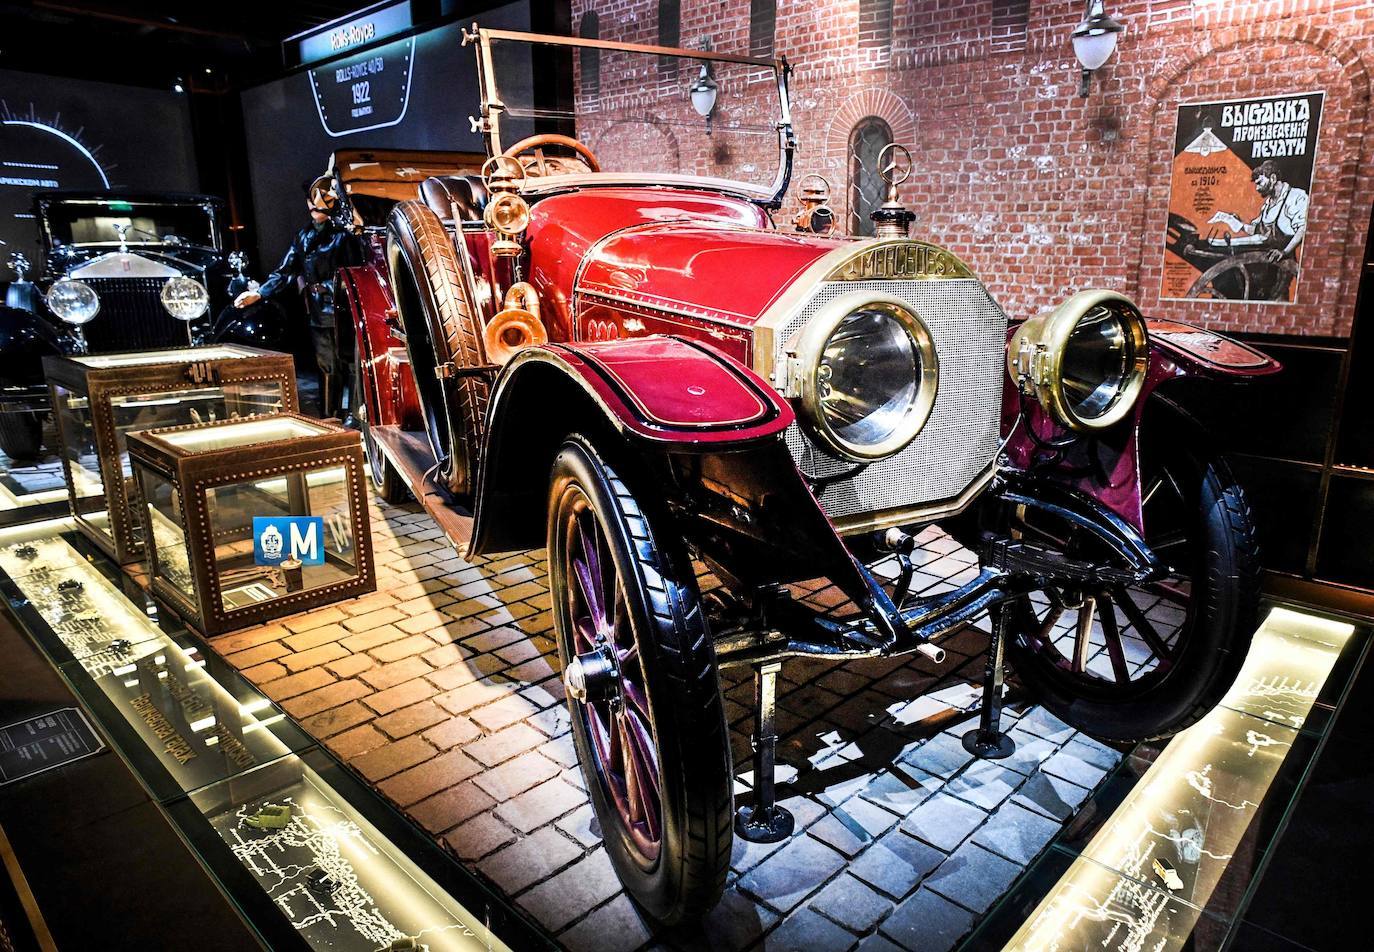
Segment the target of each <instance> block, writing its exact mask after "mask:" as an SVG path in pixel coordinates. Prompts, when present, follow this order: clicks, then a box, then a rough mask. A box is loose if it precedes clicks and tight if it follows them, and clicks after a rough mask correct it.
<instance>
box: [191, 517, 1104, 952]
mask: <svg viewBox="0 0 1374 952" xmlns="http://www.w3.org/2000/svg"><path fill="white" fill-rule="evenodd" d="M372 517H373V538H374V547H375V550H376V560H377V574H378V580H379V586H378V591H377V592H376V593H375V594H372V595H368V596H365V597H363V598H360V599H357V600H355V601H351V602H344V603H341V604H339V605H336V606H331V607H327V608H323V609H318V610H315V611H313V612H309V613H305V614H301V615H297V616H293V617H290V618H286V619H284V620H282V621H280V622H276V623H273V624H270V625H266V626H262V627H259V628H255V629H251V630H246V631H242V632H236V633H234V634H230V635H226V636H222V637H219V638H216V639H214V640H213V642H212V644H213V646H214V647H215V648H216V649H217V650H218V651H219V652H221V653H222V654H224V655H225V656H226V657H228V658H229V660H230V661H232V662H234V663H235V664H236V665H237V666H238V667H239V668H240V669H242V670H243V672H244V674H245V675H246V676H247V677H248V678H249V679H250V680H252V681H253V682H255V683H256V684H257V685H258V686H259V687H260V688H261V689H262V690H263V691H264V692H265V693H266V694H267V695H268V696H269V697H271V698H273V699H274V700H276V701H278V702H280V703H281V704H282V706H283V707H284V708H285V709H286V711H288V712H289V713H290V714H292V715H293V716H294V717H295V718H297V719H298V720H299V721H300V722H301V723H302V725H303V726H304V727H305V729H306V730H307V731H309V732H310V733H311V734H313V735H314V736H315V737H317V738H319V739H321V740H323V741H324V742H325V743H326V744H327V745H328V746H329V747H330V748H331V749H332V750H334V751H335V753H337V754H338V755H339V756H340V757H341V758H343V759H344V760H345V761H347V762H348V763H349V764H350V765H351V766H352V767H353V768H354V769H355V770H357V771H358V772H359V773H360V774H361V775H362V776H363V777H365V778H366V779H367V780H368V781H370V782H371V783H373V784H374V785H375V786H376V787H377V788H378V789H379V790H380V791H381V792H382V793H383V794H384V795H385V796H387V797H388V798H389V799H390V800H392V801H393V802H394V803H395V804H396V805H397V806H399V807H400V808H402V809H403V810H404V811H405V812H406V813H407V814H408V815H409V816H411V817H412V818H413V819H414V820H415V821H416V822H417V823H419V824H420V825H421V826H422V827H423V828H424V829H426V830H428V831H429V832H430V833H431V834H433V835H434V836H435V837H436V838H437V839H438V840H440V841H441V842H442V843H443V844H445V845H446V846H447V847H448V848H449V849H451V850H452V851H453V852H454V853H455V854H456V855H457V856H458V857H459V858H460V859H461V860H462V861H463V862H464V863H466V864H467V865H468V866H469V867H471V868H473V869H475V870H477V871H478V872H479V873H481V874H482V875H484V876H486V877H488V878H489V879H490V880H491V881H492V882H494V883H495V884H496V885H497V886H499V887H500V888H501V889H502V890H503V891H505V892H506V893H507V894H508V895H510V896H512V897H514V899H515V901H516V902H517V903H518V904H519V905H520V906H521V907H523V908H524V909H525V910H526V911H528V912H529V913H530V914H531V915H532V916H533V917H534V918H535V919H537V920H538V921H539V922H541V923H542V924H543V925H544V926H545V927H546V928H547V929H548V930H549V931H550V932H551V933H553V934H554V935H556V936H557V938H558V940H559V941H560V942H561V943H563V944H564V945H566V946H568V947H570V948H572V949H588V950H591V949H595V950H608V952H609V950H620V949H623V950H630V949H635V948H639V947H641V946H667V947H670V948H683V949H698V948H713V949H746V948H767V949H770V950H772V949H807V950H831V949H835V950H842V949H850V948H854V947H859V948H862V949H864V950H875V952H876V950H886V949H894V948H901V949H908V950H944V949H948V948H951V947H952V946H953V945H954V944H955V943H956V942H957V941H958V940H959V938H960V937H961V936H962V935H964V934H965V933H966V932H967V930H968V929H969V928H970V927H971V926H972V924H973V923H974V922H975V920H976V919H977V917H978V916H979V915H980V914H982V913H983V912H985V911H986V910H987V909H988V908H989V907H990V906H991V905H992V903H993V902H994V901H995V900H996V899H997V898H998V897H999V896H1000V895H1001V894H1002V892H1003V890H1004V889H1005V888H1006V886H1007V885H1008V884H1009V883H1010V882H1011V881H1012V880H1013V879H1014V878H1015V877H1016V875H1017V874H1018V873H1019V872H1020V871H1021V870H1022V869H1023V868H1024V866H1025V865H1026V864H1027V863H1028V862H1030V860H1031V859H1033V858H1034V857H1035V856H1036V854H1037V853H1039V851H1040V850H1041V849H1042V848H1043V847H1044V845H1045V844H1046V843H1048V841H1049V840H1050V839H1051V838H1052V837H1053V836H1054V835H1055V833H1056V832H1058V830H1059V829H1060V827H1061V825H1062V823H1063V822H1064V821H1065V820H1066V819H1067V818H1068V817H1069V816H1071V815H1072V813H1073V812H1074V810H1075V809H1076V808H1077V807H1078V806H1079V805H1080V804H1081V803H1082V802H1083V801H1084V799H1085V798H1086V797H1087V796H1088V794H1089V792H1090V789H1091V788H1092V787H1093V786H1094V785H1095V784H1096V783H1097V782H1098V781H1099V780H1100V779H1101V778H1102V776H1103V775H1104V773H1105V772H1106V771H1107V770H1108V769H1109V768H1110V767H1111V766H1112V765H1113V764H1114V763H1115V762H1116V760H1117V759H1118V754H1117V753H1116V752H1115V751H1113V750H1111V749H1108V748H1106V747H1103V746H1101V745H1099V744H1098V743H1096V742H1094V741H1092V740H1090V739H1088V738H1086V737H1084V736H1082V735H1079V734H1077V733H1075V732H1074V731H1073V730H1072V729H1071V728H1069V727H1067V726H1066V725H1064V724H1063V723H1061V722H1059V721H1058V720H1057V719H1055V718H1054V717H1053V716H1051V715H1050V714H1048V713H1047V712H1045V711H1044V710H1041V709H1039V708H1035V707H1024V706H1019V705H1015V704H1013V705H1011V707H1010V709H1009V710H1008V712H1007V716H1008V725H1009V727H1010V733H1011V735H1012V736H1013V737H1014V738H1015V740H1016V742H1017V751H1016V754H1015V755H1014V756H1013V757H1012V758H1011V759H1009V760H1004V761H999V762H980V761H974V760H972V759H971V758H970V757H969V755H968V754H966V753H965V752H964V749H963V747H962V746H961V745H960V742H959V738H960V736H961V734H962V733H963V732H964V731H965V730H967V729H968V728H969V727H970V726H971V725H972V722H973V721H974V720H975V719H976V714H974V713H973V711H974V710H975V708H976V704H977V698H978V687H977V685H978V681H979V679H980V677H981V672H982V666H983V660H982V657H981V656H982V654H983V652H984V651H985V649H986V644H987V635H986V634H985V633H984V632H983V631H981V630H979V629H978V628H976V627H974V628H968V629H966V630H964V631H963V632H961V633H959V634H957V635H955V636H953V637H952V638H950V639H949V640H947V641H945V642H944V646H945V648H946V649H947V650H948V658H947V660H946V661H945V663H943V664H940V665H935V664H933V663H931V662H930V661H928V660H926V659H925V658H923V657H921V656H919V655H913V656H910V657H908V658H901V659H895V660H878V661H861V662H850V663H846V664H830V663H816V662H806V661H798V662H789V663H788V664H787V665H786V666H784V668H783V676H782V678H781V680H780V683H779V701H778V705H779V715H778V716H779V728H780V729H779V734H780V735H781V736H782V738H783V740H782V742H781V747H780V750H779V761H780V767H779V780H780V781H784V783H783V785H782V786H781V788H780V796H781V797H782V798H783V802H784V804H785V805H786V806H787V807H788V808H789V809H791V810H792V812H793V813H794V814H795V816H796V819H797V831H796V833H795V834H794V835H793V836H792V837H791V839H789V840H788V841H786V842H784V843H778V844H773V845H768V846H760V845H753V844H747V843H744V842H741V841H737V842H736V844H735V850H734V855H733V860H732V863H731V871H730V878H729V885H728V888H727V890H726V894H725V897H724V899H723V901H722V902H721V904H720V905H719V906H718V907H717V908H716V910H715V911H714V912H713V913H712V914H711V916H710V917H709V918H708V919H707V920H706V921H705V922H704V923H702V925H701V926H700V928H698V929H692V930H679V931H677V932H674V933H671V934H659V935H655V934H654V933H653V932H652V931H651V928H650V926H649V925H647V924H646V923H644V922H642V921H641V919H640V917H639V916H638V915H637V913H636V911H635V909H634V907H633V906H632V905H631V903H630V902H629V900H628V899H627V898H626V897H625V895H624V894H623V893H622V891H621V890H620V887H619V883H618V881H617V879H616V877H615V874H614V872H613V871H612V869H611V865H610V862H609V860H608V859H607V855H606V851H605V849H604V848H603V847H602V846H601V842H600V837H599V834H598V829H597V826H596V822H595V820H594V818H593V816H592V810H591V807H590V805H589V802H588V799H587V795H586V793H585V790H584V786H583V780H582V776H581V774H580V772H579V770H578V766H577V762H576V756H575V753H574V748H573V743H572V738H571V735H570V733H569V726H568V715H567V712H566V709H565V707H564V706H563V692H562V685H561V682H560V680H559V678H558V676H557V673H556V672H557V653H556V648H555V645H554V641H553V637H552V627H553V621H552V617H551V615H550V613H549V611H548V609H549V596H548V593H547V592H546V591H545V587H544V586H545V575H546V570H545V565H544V561H543V553H542V552H526V553H521V554H518V555H513V556H509V557H506V558H501V559H495V560H477V561H476V562H473V563H470V562H467V561H464V560H462V559H460V558H459V557H458V556H457V555H456V554H455V553H454V551H453V549H452V548H451V547H450V546H449V545H448V544H447V543H446V542H445V540H444V539H443V537H442V536H441V534H440V531H439V530H438V529H437V528H436V527H435V525H434V523H433V522H432V521H431V520H430V519H429V517H428V516H426V515H425V514H424V513H423V512H421V511H420V510H419V509H418V507H417V506H415V505H413V504H407V505H403V506H387V505H386V504H383V503H374V508H373V511H372ZM921 540H922V543H923V545H922V548H921V549H920V550H919V551H918V552H917V554H916V558H917V561H918V562H919V563H920V571H919V572H918V575H917V581H916V588H917V590H938V588H939V587H940V586H945V585H953V584H958V583H959V582H962V581H964V580H966V579H967V578H968V577H969V573H970V572H972V571H973V570H972V568H971V566H972V563H973V557H972V555H971V554H969V553H967V552H966V551H964V550H962V549H961V548H960V547H959V546H958V545H957V544H956V543H955V542H954V541H953V540H951V539H950V538H949V537H947V536H944V535H941V534H940V533H939V532H938V531H937V530H933V529H932V530H927V531H926V532H925V533H923V534H922V536H921ZM809 591H810V594H809V595H808V597H809V598H811V599H813V600H814V601H815V602H816V603H818V604H822V605H827V606H834V605H836V604H837V603H839V602H842V601H843V597H842V596H840V595H839V594H838V593H837V591H836V590H834V589H833V588H825V587H824V585H823V583H813V584H812V585H811V587H810V589H809ZM721 686H722V689H723V690H724V692H725V697H726V716H727V717H728V719H729V721H730V723H731V725H732V727H733V736H732V741H733V747H734V753H735V764H736V771H737V781H738V790H739V791H740V793H741V794H742V795H743V794H744V793H745V792H747V789H748V784H749V781H750V780H751V777H750V772H749V757H748V751H749V740H748V731H749V729H750V727H751V716H750V710H751V704H752V694H753V686H752V681H751V679H750V676H749V673H748V672H747V670H738V671H726V672H724V673H723V674H722V685H721Z"/></svg>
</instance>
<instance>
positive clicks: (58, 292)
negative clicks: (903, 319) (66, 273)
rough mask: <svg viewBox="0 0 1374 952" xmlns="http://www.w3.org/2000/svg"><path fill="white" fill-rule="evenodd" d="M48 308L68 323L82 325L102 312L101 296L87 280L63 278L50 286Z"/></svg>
mask: <svg viewBox="0 0 1374 952" xmlns="http://www.w3.org/2000/svg"><path fill="white" fill-rule="evenodd" d="M47 302H48V309H49V310H51V311H52V312H53V313H54V314H56V315H57V316H58V317H60V318H61V319H62V320H64V321H66V322H67V323H68V324H76V325H77V326H80V325H82V324H86V323H88V322H90V321H91V320H92V319H93V318H94V317H95V316H96V315H97V314H99V313H100V296H99V295H98V294H96V293H95V288H93V287H91V286H90V285H89V284H87V283H86V282H85V281H77V280H75V279H73V278H63V279H62V280H60V281H55V282H53V286H52V287H50V288H48V296H47Z"/></svg>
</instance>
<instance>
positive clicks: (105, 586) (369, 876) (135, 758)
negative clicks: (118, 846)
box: [0, 518, 550, 952]
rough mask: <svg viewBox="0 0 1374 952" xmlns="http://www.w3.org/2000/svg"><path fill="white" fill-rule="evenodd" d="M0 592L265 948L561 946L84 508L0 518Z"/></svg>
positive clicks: (436, 949)
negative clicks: (306, 727) (359, 774)
mask: <svg viewBox="0 0 1374 952" xmlns="http://www.w3.org/2000/svg"><path fill="white" fill-rule="evenodd" d="M64 583H65V584H64ZM0 597H3V598H4V599H5V600H6V602H7V604H8V606H9V608H10V610H11V612H12V614H13V616H14V617H15V618H16V620H17V621H18V622H19V625H20V627H21V628H23V629H24V630H25V631H26V632H27V633H28V634H29V636H30V637H31V638H32V639H33V640H34V641H35V642H36V643H37V644H38V645H39V647H40V648H42V649H43V651H44V652H45V653H46V654H47V655H48V657H49V659H50V660H51V661H52V662H53V663H54V664H55V665H56V666H57V668H58V670H59V672H60V673H61V674H62V676H63V678H64V679H65V680H66V682H67V683H68V685H69V686H70V687H71V688H72V690H73V691H74V693H76V695H77V696H78V697H79V698H80V699H81V701H82V702H83V704H84V705H85V707H86V708H87V709H88V711H89V712H90V713H91V715H92V718H93V720H94V721H95V722H96V723H97V724H98V725H99V726H100V728H101V730H102V732H103V733H104V734H105V736H106V737H107V739H108V740H109V741H110V743H111V746H112V747H113V748H114V749H115V750H116V751H118V752H119V754H120V755H122V756H123V758H124V759H125V760H126V761H127V762H128V763H129V765H130V766H131V767H132V768H133V771H134V773H135V775H136V776H138V777H139V779H140V780H141V781H142V782H143V784H144V786H145V787H146V788H147V789H148V791H149V792H150V793H151V794H152V795H153V797H154V799H156V800H157V801H158V803H159V804H160V805H161V806H162V808H163V810H164V811H165V812H166V813H167V814H168V816H169V817H170V818H171V819H172V821H173V823H174V825H176V826H177V828H178V829H179V830H180V832H181V833H182V836H183V837H184V838H185V840H186V841H187V842H188V843H189V844H191V846H192V848H193V850H194V851H195V853H196V855H197V856H198V858H199V859H200V861H201V863H202V865H204V866H205V868H206V869H207V870H208V871H209V872H210V873H211V875H212V876H214V877H215V879H216V881H218V882H219V883H220V884H221V886H222V888H223V889H224V891H225V894H226V895H227V896H228V897H229V898H230V900H231V901H232V902H233V903H234V904H235V906H236V907H237V908H238V909H239V911H240V912H241V913H242V914H243V916H244V918H245V919H246V920H247V921H248V922H249V923H250V924H251V925H252V926H253V927H254V928H255V929H256V930H257V932H258V934H259V936H260V938H262V940H263V941H264V942H265V944H266V945H267V946H268V947H269V948H272V949H274V950H276V949H286V948H309V949H341V950H350V949H358V950H372V949H386V948H392V947H395V948H415V949H425V948H427V949H430V950H432V952H439V950H459V949H477V948H482V949H492V950H505V949H528V948H541V949H542V948H548V947H550V943H549V942H548V940H547V939H546V938H545V937H544V936H543V935H542V934H541V933H540V932H539V931H538V930H537V929H536V928H535V927H533V926H531V925H530V924H529V923H528V921H527V920H525V919H524V918H523V917H522V916H521V915H519V914H518V913H516V912H514V911H513V910H512V909H511V908H510V907H509V906H508V905H507V904H506V903H505V902H504V901H503V900H501V899H500V898H498V897H497V895H496V894H495V893H493V892H492V891H490V890H489V889H488V888H487V887H486V886H485V885H483V884H482V883H480V882H479V881H478V880H477V879H476V878H475V877H474V876H472V874H470V873H468V872H467V871H465V870H464V869H463V868H462V867H461V866H459V865H458V864H457V863H456V862H455V861H454V860H452V859H451V858H450V857H448V856H447V855H446V854H445V853H444V852H443V851H442V850H441V849H440V847H439V846H438V845H437V844H435V843H434V842H433V841H432V840H431V839H430V838H429V837H428V836H426V835H424V834H423V833H421V832H420V831H418V830H417V829H416V828H415V827H414V826H413V825H412V824H410V823H409V821H407V820H405V819H404V818H403V817H402V816H401V815H400V814H399V813H397V812H396V811H395V810H393V809H392V808H391V807H390V806H389V805H387V804H386V803H385V802H383V801H382V800H381V799H380V797H379V796H378V795H377V793H376V792H375V791H373V790H372V789H371V788H369V787H368V786H366V785H365V784H363V783H361V782H360V781H359V780H358V779H357V778H356V777H354V776H353V775H352V773H351V772H350V771H349V770H348V769H347V768H345V767H343V766H342V765H340V764H339V762H338V761H337V760H335V759H334V758H333V756H332V755H331V754H329V753H328V752H327V751H325V750H323V749H322V748H321V747H319V746H318V745H317V744H316V743H315V742H314V741H313V739H311V738H310V737H309V736H308V735H306V734H305V733H304V732H303V731H302V730H301V729H300V728H299V727H297V726H296V724H295V722H294V721H292V720H291V718H289V717H288V716H287V715H286V714H285V713H284V712H282V711H281V710H280V708H278V707H277V706H276V705H275V704H273V703H272V702H271V701H270V700H269V699H268V698H267V697H265V696H264V695H262V694H261V693H259V692H258V691H257V689H256V688H254V687H253V686H252V685H251V684H250V683H249V682H248V681H247V680H245V679H244V678H243V677H242V676H241V675H240V674H239V673H238V672H237V671H236V670H235V669H234V668H233V666H232V665H230V664H229V663H228V662H225V661H223V660H221V659H220V658H219V656H218V655H216V654H215V653H214V652H213V651H210V650H209V649H208V648H206V647H204V645H203V643H202V642H201V641H200V639H199V638H198V637H196V636H195V635H193V634H192V633H190V632H189V631H188V630H187V629H185V628H183V627H181V626H180V625H179V624H177V623H176V622H175V619H174V616H172V615H171V614H170V613H167V612H159V611H158V610H157V606H156V605H155V603H153V602H152V601H151V600H150V599H149V598H148V597H147V596H146V594H145V593H144V592H143V590H142V589H141V588H140V587H139V586H138V585H137V584H136V583H135V582H133V581H132V580H131V579H129V578H128V577H127V576H126V575H125V574H124V573H123V572H121V571H120V569H119V566H117V565H115V564H114V562H113V561H112V560H110V559H108V558H107V557H105V556H104V555H103V554H101V553H100V552H99V551H98V550H97V549H96V548H95V547H94V546H93V545H92V544H91V543H90V542H89V541H88V540H86V539H85V538H84V537H83V536H82V535H81V533H80V532H78V531H77V530H76V528H75V524H74V522H73V520H71V519H70V518H64V519H53V520H48V521H46V522H38V523H30V524H28V525H25V526H22V527H14V528H9V529H0ZM269 806H270V807H272V808H281V807H288V808H289V810H288V811H285V812H286V814H288V815H283V811H281V810H280V809H267V808H268V807H269ZM268 814H275V815H276V817H277V819H275V820H274V819H271V818H269V817H268ZM254 817H256V819H252V818H254ZM411 940H413V942H411ZM407 942H411V944H406V943H407ZM393 943H401V944H400V945H393Z"/></svg>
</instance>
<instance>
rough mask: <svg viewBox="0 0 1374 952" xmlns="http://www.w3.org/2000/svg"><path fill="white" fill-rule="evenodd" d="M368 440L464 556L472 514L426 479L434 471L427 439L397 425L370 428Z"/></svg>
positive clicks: (470, 538)
mask: <svg viewBox="0 0 1374 952" xmlns="http://www.w3.org/2000/svg"><path fill="white" fill-rule="evenodd" d="M372 439H373V441H374V442H375V443H376V445H377V447H378V448H379V449H380V450H381V451H382V455H384V456H385V457H386V458H387V462H389V463H390V464H391V465H392V467H393V468H394V469H395V470H396V472H397V473H399V474H400V476H401V479H403V480H405V484H406V485H407V486H408V487H410V494H411V495H412V496H414V497H415V500H416V502H418V503H419V504H420V505H421V506H422V507H424V510H425V512H427V513H429V515H430V518H432V519H433V520H434V521H435V523H436V524H438V526H439V528H440V530H442V531H443V533H444V535H445V536H446V537H447V538H448V540H449V542H451V543H452V544H453V547H454V548H455V549H457V550H458V554H459V555H463V554H465V553H466V552H467V550H468V544H469V543H470V542H471V541H472V514H471V512H470V511H469V510H468V508H467V507H466V506H465V505H463V504H462V503H460V502H459V501H458V500H457V499H456V498H455V497H454V496H453V494H452V493H450V492H449V491H448V490H447V489H445V488H444V487H442V486H440V485H439V484H438V483H436V482H435V481H434V480H433V479H429V478H426V477H427V476H428V475H429V473H430V471H431V470H433V469H434V452H433V451H432V450H431V449H430V447H429V440H427V439H426V438H425V437H424V435H423V434H421V433H415V432H412V431H410V430H403V429H401V428H400V427H399V426H374V427H372Z"/></svg>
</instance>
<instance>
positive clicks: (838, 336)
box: [793, 292, 940, 462]
mask: <svg viewBox="0 0 1374 952" xmlns="http://www.w3.org/2000/svg"><path fill="white" fill-rule="evenodd" d="M793 353H794V355H795V357H794V360H795V367H796V375H795V377H794V378H793V379H794V380H795V393H794V395H795V396H798V397H800V399H801V403H802V410H803V412H802V414H801V419H802V422H803V425H804V426H805V427H806V429H807V431H808V432H809V433H810V434H811V436H812V437H813V438H814V439H815V440H816V441H817V442H819V443H820V444H821V445H822V446H824V447H825V448H827V449H828V450H830V451H831V452H832V453H834V454H835V455H836V456H840V457H842V458H845V459H850V460H854V461H856V462H871V461H873V460H879V459H884V458H886V457H888V456H892V455H893V454H895V453H898V452H900V451H901V450H903V449H904V448H905V447H906V446H907V444H909V443H910V442H911V441H912V440H914V439H915V438H916V434H918V433H920V432H921V428H922V427H923V426H925V423H926V420H927V419H929V417H930V411H931V410H932V409H933V408H934V406H935V393H936V390H937V389H938V387H939V379H940V367H939V362H938V360H937V358H936V355H935V341H934V339H933V338H932V337H931V335H930V330H929V329H928V328H927V327H926V325H925V323H924V322H923V321H922V320H921V319H920V317H918V316H917V314H916V313H915V312H914V311H913V310H912V309H911V307H910V306H909V305H908V304H906V303H905V302H903V301H901V300H900V299H898V298H895V297H889V296H886V295H875V294H870V293H866V292H859V293H855V294H848V295H845V296H843V297H840V298H837V299H836V300H835V301H832V302H831V303H830V304H829V305H827V306H826V307H825V308H824V309H823V310H822V311H821V313H820V314H819V315H817V316H816V318H814V319H813V320H811V321H810V322H808V324H807V326H806V328H805V330H804V331H803V332H802V334H801V336H800V337H799V338H798V340H797V343H796V347H795V349H793Z"/></svg>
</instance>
